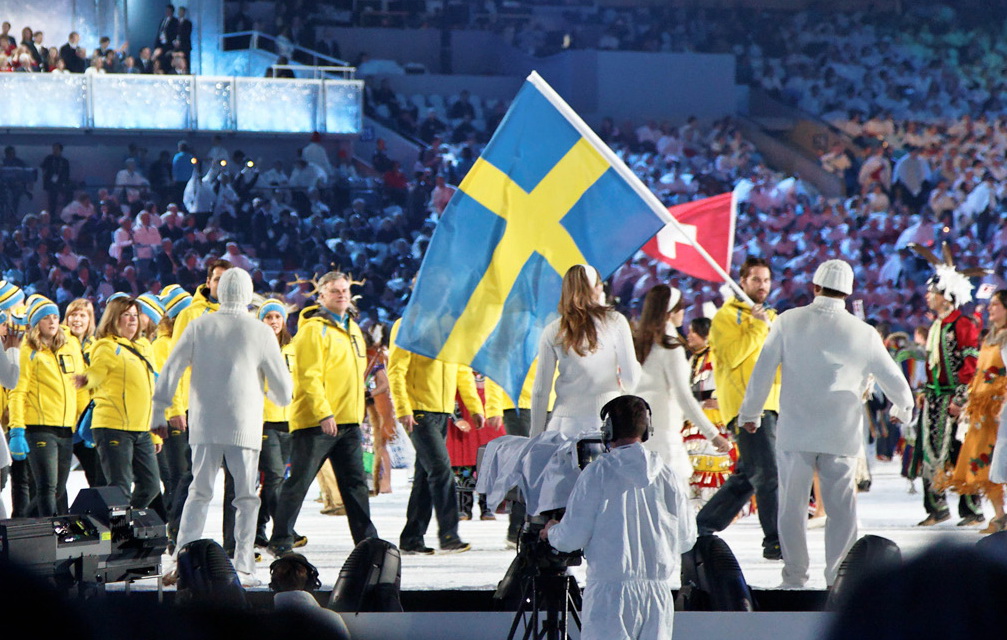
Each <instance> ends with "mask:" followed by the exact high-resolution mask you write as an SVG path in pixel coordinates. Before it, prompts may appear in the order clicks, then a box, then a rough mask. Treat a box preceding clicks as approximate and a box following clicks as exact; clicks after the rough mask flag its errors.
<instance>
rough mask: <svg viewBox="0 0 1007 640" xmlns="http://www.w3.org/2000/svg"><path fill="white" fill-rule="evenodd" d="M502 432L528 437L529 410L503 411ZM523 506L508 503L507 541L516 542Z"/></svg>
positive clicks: (529, 430) (520, 502) (529, 425)
mask: <svg viewBox="0 0 1007 640" xmlns="http://www.w3.org/2000/svg"><path fill="white" fill-rule="evenodd" d="M503 421H504V430H505V431H506V432H507V435H509V436H524V437H526V438H527V437H528V435H529V434H530V433H531V410H530V409H522V410H520V411H519V410H517V409H505V410H504V413H503ZM525 513H526V510H525V506H524V501H523V500H520V499H518V500H512V501H511V503H510V517H509V521H508V523H507V539H508V540H510V541H511V542H517V538H518V535H519V534H520V533H521V527H522V526H523V525H524V519H525Z"/></svg>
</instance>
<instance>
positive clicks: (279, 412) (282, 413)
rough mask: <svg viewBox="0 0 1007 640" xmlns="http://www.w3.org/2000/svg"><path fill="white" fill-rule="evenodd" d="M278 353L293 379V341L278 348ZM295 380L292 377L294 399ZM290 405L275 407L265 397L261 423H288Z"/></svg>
mask: <svg viewBox="0 0 1007 640" xmlns="http://www.w3.org/2000/svg"><path fill="white" fill-rule="evenodd" d="M280 353H282V354H283V360H284V361H285V362H286V363H287V371H289V372H290V375H291V377H294V343H293V341H291V342H288V343H287V344H286V346H284V347H281V348H280ZM296 382H297V378H296V377H294V383H295V384H294V397H295V398H296V397H297V385H296ZM291 406H292V405H290V404H288V405H287V406H285V407H280V406H277V405H276V403H275V402H273V401H272V400H270V399H269V396H266V399H265V405H264V406H263V408H262V421H263V422H288V423H289V422H290V408H291Z"/></svg>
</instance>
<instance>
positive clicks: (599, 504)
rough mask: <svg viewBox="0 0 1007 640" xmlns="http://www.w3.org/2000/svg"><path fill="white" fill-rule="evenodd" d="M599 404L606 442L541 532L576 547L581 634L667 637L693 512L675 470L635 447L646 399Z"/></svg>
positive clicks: (594, 639)
mask: <svg viewBox="0 0 1007 640" xmlns="http://www.w3.org/2000/svg"><path fill="white" fill-rule="evenodd" d="M605 409H607V410H608V413H609V417H610V418H611V420H612V437H613V440H612V442H611V445H610V446H611V450H610V451H609V453H607V454H605V455H603V456H602V457H601V458H599V459H597V460H595V461H594V462H592V463H591V464H589V465H588V466H587V467H586V468H585V469H584V471H583V472H582V473H581V474H580V477H578V478H577V483H576V484H575V485H574V489H573V493H571V494H570V499H569V501H568V502H567V507H566V514H565V515H564V516H563V520H562V521H560V522H557V521H555V520H551V521H550V522H549V523H548V524H547V525H546V526H545V528H544V529H543V532H542V537H543V538H548V540H549V544H551V545H552V546H553V547H555V548H556V549H558V550H559V551H575V550H577V549H583V550H584V558H585V559H586V560H587V585H586V587H585V589H584V607H583V611H582V621H583V630H582V633H581V636H580V637H581V638H582V639H583V640H630V639H632V640H651V639H654V640H671V631H672V618H673V616H674V611H675V607H674V597H673V595H672V593H671V585H672V582H673V581H674V580H675V579H676V578H677V576H678V570H679V564H680V562H681V556H682V553H684V552H686V551H688V550H689V549H691V548H692V546H693V545H694V544H695V542H696V524H695V517H694V516H693V513H692V509H691V508H690V507H689V502H688V498H687V497H686V495H685V493H684V491H683V490H682V489H681V488H680V487H681V481H680V480H679V479H678V478H677V477H676V476H675V472H674V471H673V470H672V469H671V467H669V466H668V465H666V464H665V463H664V462H662V460H661V457H660V456H659V455H658V454H657V453H654V452H653V451H647V450H646V449H644V448H643V444H642V437H643V435H644V434H645V433H646V432H647V430H649V429H650V409H649V408H648V407H647V403H646V402H644V401H643V400H642V399H641V398H638V397H636V396H621V397H619V398H616V399H614V400H612V401H610V402H609V403H608V404H607V405H606V406H605ZM605 409H603V411H604V410H605Z"/></svg>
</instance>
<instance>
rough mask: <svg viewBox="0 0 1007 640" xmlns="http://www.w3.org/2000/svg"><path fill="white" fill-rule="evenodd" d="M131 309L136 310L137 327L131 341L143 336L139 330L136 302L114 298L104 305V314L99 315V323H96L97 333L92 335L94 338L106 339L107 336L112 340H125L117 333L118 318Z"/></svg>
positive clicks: (138, 307) (138, 312) (138, 310)
mask: <svg viewBox="0 0 1007 640" xmlns="http://www.w3.org/2000/svg"><path fill="white" fill-rule="evenodd" d="M130 307H132V308H133V309H135V310H136V315H137V316H138V317H137V326H136V334H134V335H133V337H132V338H127V339H132V340H136V338H137V337H139V336H140V335H142V334H143V332H142V331H141V330H140V324H139V315H140V306H139V305H137V304H136V300H134V299H133V298H115V299H114V300H109V301H108V303H107V304H106V305H105V313H103V314H101V322H99V323H98V331H97V332H96V333H95V334H94V337H95V338H98V339H99V340H100V339H101V338H107V337H109V336H111V337H113V338H125V337H126V336H124V335H121V334H120V333H119V318H121V317H122V314H124V313H126V311H127V310H128V309H129V308H130Z"/></svg>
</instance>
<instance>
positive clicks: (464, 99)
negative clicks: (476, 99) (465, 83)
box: [448, 89, 476, 120]
mask: <svg viewBox="0 0 1007 640" xmlns="http://www.w3.org/2000/svg"><path fill="white" fill-rule="evenodd" d="M466 116H468V118H469V119H470V120H474V119H475V117H476V110H475V107H473V106H472V103H471V102H469V92H468V90H467V89H463V90H462V92H461V94H460V95H459V96H458V100H456V101H455V102H454V104H452V105H451V110H450V111H448V118H449V119H450V120H461V119H462V118H465V117H466Z"/></svg>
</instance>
